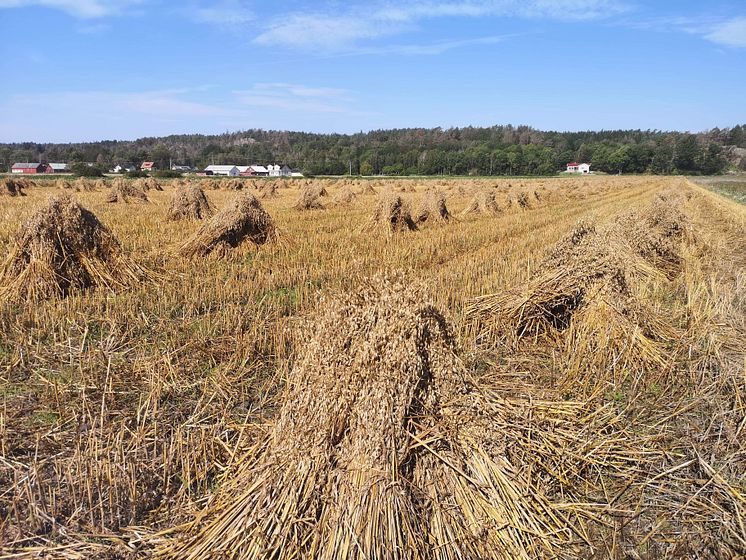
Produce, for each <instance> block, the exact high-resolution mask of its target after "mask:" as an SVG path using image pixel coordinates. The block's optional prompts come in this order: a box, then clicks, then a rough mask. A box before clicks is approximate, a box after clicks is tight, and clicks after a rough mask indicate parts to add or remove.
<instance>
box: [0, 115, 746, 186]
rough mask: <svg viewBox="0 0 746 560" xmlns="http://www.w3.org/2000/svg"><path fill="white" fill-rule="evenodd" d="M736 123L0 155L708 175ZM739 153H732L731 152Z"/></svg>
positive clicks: (723, 157) (79, 147)
mask: <svg viewBox="0 0 746 560" xmlns="http://www.w3.org/2000/svg"><path fill="white" fill-rule="evenodd" d="M744 148H746V125H737V126H734V127H732V128H726V129H712V130H709V131H705V132H701V133H697V134H690V133H686V132H666V131H657V130H609V131H586V132H552V131H540V130H536V129H534V128H531V127H528V126H518V127H515V126H512V125H505V126H493V127H466V128H449V129H442V128H432V129H424V128H408V129H395V130H375V131H371V132H360V133H357V134H314V133H306V132H288V131H274V130H246V131H241V132H232V133H225V134H219V135H202V134H189V135H173V136H166V137H161V138H140V139H138V140H133V141H116V140H107V141H101V142H88V143H70V144H47V143H34V142H26V143H14V144H0V162H2V164H3V165H4V166H5V169H4V170H7V168H8V166H10V165H12V164H13V163H14V162H27V161H39V162H42V163H46V162H56V161H60V162H68V163H75V162H87V163H95V164H97V165H98V166H99V167H101V168H103V169H108V168H109V167H113V166H114V165H116V164H118V163H125V162H133V163H137V164H139V163H140V162H142V161H155V162H156V164H157V166H158V167H159V168H160V169H167V168H168V166H169V163H171V162H173V163H174V164H179V165H189V166H193V167H197V168H203V167H205V166H207V165H209V164H236V165H251V164H268V163H283V164H287V165H289V166H290V167H292V168H293V169H298V170H300V171H302V172H304V173H305V174H307V175H342V174H346V173H349V172H352V173H353V174H362V175H379V174H385V175H553V174H555V173H557V172H558V171H560V170H563V169H564V168H565V165H566V164H567V163H568V162H571V161H578V162H585V163H590V164H591V166H592V167H591V168H592V169H593V170H594V171H600V172H605V173H653V174H689V175H700V174H701V175H712V174H718V173H722V172H723V171H725V170H727V169H728V168H729V167H734V166H735V167H739V166H740V167H741V168H742V169H743V170H746V158H744V157H743V156H742V154H743V153H744V152H743V149H744ZM739 154H741V155H739Z"/></svg>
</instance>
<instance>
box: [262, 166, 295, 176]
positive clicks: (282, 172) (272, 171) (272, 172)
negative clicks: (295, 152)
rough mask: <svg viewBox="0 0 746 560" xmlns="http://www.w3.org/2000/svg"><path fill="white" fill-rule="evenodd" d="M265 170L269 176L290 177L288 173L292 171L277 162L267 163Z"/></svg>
mask: <svg viewBox="0 0 746 560" xmlns="http://www.w3.org/2000/svg"><path fill="white" fill-rule="evenodd" d="M267 171H268V173H269V176H270V177H290V174H291V173H292V171H291V170H290V168H289V167H288V166H287V165H282V166H280V165H277V164H273V165H268V166H267Z"/></svg>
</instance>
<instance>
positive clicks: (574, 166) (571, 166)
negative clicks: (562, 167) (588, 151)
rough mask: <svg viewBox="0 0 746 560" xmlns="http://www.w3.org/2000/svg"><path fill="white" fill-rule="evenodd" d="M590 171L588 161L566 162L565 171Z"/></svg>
mask: <svg viewBox="0 0 746 560" xmlns="http://www.w3.org/2000/svg"><path fill="white" fill-rule="evenodd" d="M590 172H591V164H590V163H578V162H576V161H573V162H572V163H568V164H567V173H581V174H582V173H590Z"/></svg>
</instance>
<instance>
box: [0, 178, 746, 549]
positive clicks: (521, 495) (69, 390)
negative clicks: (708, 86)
mask: <svg viewBox="0 0 746 560" xmlns="http://www.w3.org/2000/svg"><path fill="white" fill-rule="evenodd" d="M208 181H209V182H208ZM208 181H204V182H200V183H198V184H199V185H200V186H201V188H202V191H203V192H201V193H199V194H200V195H201V196H200V198H199V200H200V204H202V205H203V206H204V207H205V208H209V209H210V210H211V211H210V214H211V216H210V215H206V216H199V217H200V218H203V219H201V220H200V219H196V218H198V217H197V216H191V217H190V219H185V220H177V221H174V220H172V219H167V218H168V216H169V215H171V214H173V211H172V210H169V208H170V206H172V205H173V204H172V200H176V197H175V196H174V195H175V193H177V188H179V189H185V188H186V187H185V186H184V185H183V184H182V182H177V181H173V182H169V181H163V182H161V185H160V186H159V187H158V188H153V187H151V188H149V189H148V191H147V197H146V198H147V200H148V201H149V202H148V203H147V204H124V203H122V204H112V203H110V202H109V200H110V195H111V193H112V192H114V190H117V189H118V190H117V192H119V191H122V192H128V187H129V186H123V185H121V184H117V185H115V186H116V187H117V189H113V190H112V189H109V187H111V184H107V185H105V186H106V187H107V188H97V189H90V190H89V189H76V192H71V189H63V188H60V187H58V186H44V184H43V183H42V182H39V184H34V183H33V182H31V181H26V182H25V184H24V185H23V194H24V195H25V196H5V197H2V198H0V201H1V202H0V333H1V336H0V400H1V406H0V559H4V558H17V559H32V558H107V559H108V558H128V559H135V558H151V557H155V558H160V559H174V560H175V559H181V558H188V559H192V560H203V559H204V560H207V559H219V558H267V559H269V558H272V559H274V558H277V559H279V558H299V559H301V558H302V559H306V558H307V559H350V560H352V559H364V558H369V559H373V558H376V559H377V558H395V559H399V558H401V559H413V560H420V559H422V560H430V559H433V560H434V559H436V558H437V559H461V558H463V559H471V558H498V559H513V558H525V559H530V558H568V559H569V558H594V559H595V558H650V559H652V558H713V559H714V558H742V557H743V556H742V555H743V553H744V551H745V550H746V443H745V442H746V344H744V342H743V341H744V340H746V206H743V205H739V204H737V203H735V202H733V201H732V200H729V199H727V198H725V197H722V196H720V195H719V194H717V193H713V192H711V191H709V190H707V189H705V188H703V187H701V186H698V185H696V184H694V183H692V182H690V181H688V180H686V179H684V178H662V177H581V178H562V179H535V180H527V179H516V180H504V179H500V180H488V179H459V180H455V179H454V180H446V179H438V180H434V179H428V180H409V179H407V180H404V179H402V180H394V179H390V180H346V179H337V180H334V179H314V180H313V182H310V181H306V180H292V181H290V180H287V181H282V180H278V181H274V180H255V181H256V182H252V181H251V180H246V181H243V180H240V179H234V180H231V182H230V184H229V182H228V181H220V180H215V179H210V180H208ZM236 181H238V183H236ZM194 182H195V183H197V181H194ZM102 187H103V186H102ZM125 187H127V188H125ZM161 187H162V190H159V189H160V188H161ZM239 187H243V188H239ZM142 192H144V191H142ZM322 192H323V193H324V194H323V195H322V194H321V193H322ZM267 193H270V194H267ZM62 194H64V197H62V198H60V200H63V201H65V202H64V203H65V204H66V205H69V206H70V208H73V209H74V210H75V211H76V212H78V213H82V214H81V215H84V216H86V221H85V224H96V230H95V231H100V232H104V233H105V235H106V236H107V237H106V239H107V240H108V239H109V237H111V240H112V241H111V245H112V246H115V247H116V252H115V255H114V256H115V258H112V259H108V260H106V261H105V262H104V260H103V259H102V258H101V257H100V255H99V253H98V252H96V251H98V249H97V247H98V246H97V245H95V244H94V246H93V248H88V247H87V245H86V243H84V242H80V240H79V238H80V231H79V230H78V229H75V227H76V226H65V227H62V226H59V225H58V224H57V222H55V223H51V222H50V223H39V224H36V222H37V221H39V220H43V219H44V216H45V215H46V214H45V213H44V212H41V213H40V212H39V210H40V209H43V208H46V207H47V206H50V203H49V202H48V199H49V197H51V196H53V195H54V196H60V195H62ZM143 196H145V195H143ZM69 197H72V198H73V199H74V201H71V200H70V198H69ZM203 197H205V198H206V201H203ZM119 201H120V202H124V201H123V200H119ZM138 201H139V199H138ZM308 201H310V202H308ZM52 206H53V205H52ZM50 207H51V206H50ZM212 209H214V210H215V212H214V213H212ZM310 209H313V211H310ZM423 209H424V210H423ZM47 213H48V212H47ZM410 213H412V214H410ZM76 215H77V214H76ZM423 216H427V219H425V218H423ZM59 222H60V223H63V221H59ZM32 223H33V224H36V226H35V229H33V231H36V230H38V231H42V232H52V233H50V234H46V233H45V237H44V242H43V243H41V242H37V241H35V240H36V239H37V237H38V236H36V237H34V236H30V235H29V233H28V232H29V231H30V229H29V228H30V226H29V224H32ZM67 223H71V222H70V221H69V220H68V221H67V222H64V224H67ZM97 235H103V234H97ZM70 240H73V241H75V243H74V244H73V243H72V241H70ZM115 243H116V245H114V244H115ZM29 247H30V248H29ZM69 247H75V253H74V257H75V263H74V264H75V270H76V271H78V272H76V274H77V275H78V276H80V277H84V278H85V280H86V281H85V282H82V281H81V282H66V281H65V282H62V280H64V279H62V278H61V276H64V274H65V273H66V272H65V271H66V270H69V269H70V262H69V261H67V260H66V255H68V254H69V253H70V250H69V249H68V248H69ZM213 249H214V250H213ZM99 252H100V251H99ZM27 254H28V255H32V256H33V258H31V257H29V258H25V260H21V261H19V255H27ZM19 262H21V265H22V266H21V265H19V264H18V263H19ZM35 263H42V264H43V268H42V265H40V264H35ZM102 271H103V272H102ZM42 273H43V274H42ZM41 277H43V279H44V282H46V284H44V286H46V287H47V288H48V286H49V285H53V286H57V285H61V286H63V287H64V290H63V289H47V288H45V289H34V288H35V286H32V285H30V284H29V282H31V283H33V282H35V280H36V279H37V278H41ZM55 282H56V283H55ZM44 286H42V287H44ZM21 288H23V289H21ZM25 294H33V298H32V297H25Z"/></svg>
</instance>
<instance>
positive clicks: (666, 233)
mask: <svg viewBox="0 0 746 560" xmlns="http://www.w3.org/2000/svg"><path fill="white" fill-rule="evenodd" d="M682 204H683V198H680V197H675V198H668V197H666V196H660V195H659V196H657V197H656V198H655V199H654V200H653V201H652V202H651V203H650V204H648V205H647V206H645V207H644V208H643V209H642V210H640V211H634V210H633V211H631V212H629V213H627V214H625V215H623V216H621V217H620V218H619V219H617V220H616V222H615V224H614V226H612V227H614V228H615V229H616V231H617V233H618V234H619V235H621V236H623V237H625V238H626V239H627V240H628V241H629V243H630V244H631V246H632V247H633V249H634V251H635V252H636V253H637V254H638V255H639V256H641V257H642V258H644V259H645V260H647V261H648V262H650V263H651V264H653V265H654V266H656V267H658V268H660V269H661V270H663V271H664V272H665V273H666V274H667V275H668V276H669V277H672V276H674V275H676V273H677V272H678V271H679V269H680V267H681V261H682V259H681V250H680V247H681V242H682V241H685V240H686V241H688V240H691V237H692V233H691V228H690V226H689V221H688V219H687V217H686V216H685V215H684V214H683V213H682V212H681V210H680V209H679V207H680V206H681V205H682Z"/></svg>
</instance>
